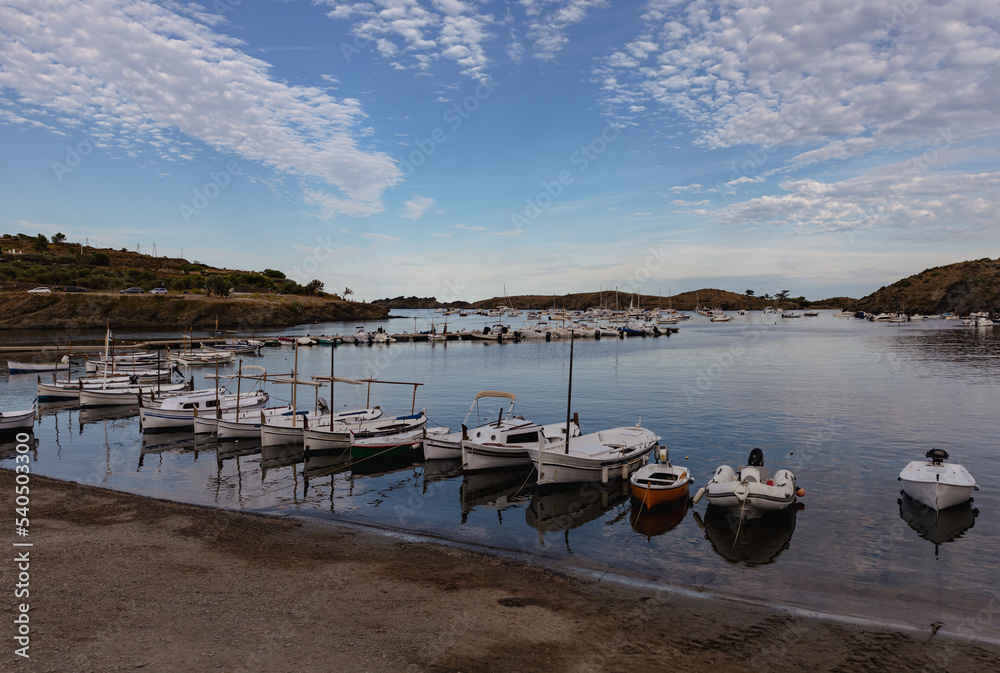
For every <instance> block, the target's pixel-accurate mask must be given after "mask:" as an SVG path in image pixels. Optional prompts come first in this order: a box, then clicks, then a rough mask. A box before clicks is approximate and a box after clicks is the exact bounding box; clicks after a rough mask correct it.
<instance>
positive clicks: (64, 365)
mask: <svg viewBox="0 0 1000 673" xmlns="http://www.w3.org/2000/svg"><path fill="white" fill-rule="evenodd" d="M69 365H70V363H69V356H68V355H64V356H62V359H61V360H59V362H18V361H15V360H7V371H8V372H10V373H11V374H27V373H32V372H52V371H59V370H62V369H65V370H67V371H68V370H69Z"/></svg>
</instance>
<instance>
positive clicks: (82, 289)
mask: <svg viewBox="0 0 1000 673" xmlns="http://www.w3.org/2000/svg"><path fill="white" fill-rule="evenodd" d="M62 291H63V292H90V290H88V289H87V288H85V287H80V286H79V285H67V286H66V287H64V288H63V289H62Z"/></svg>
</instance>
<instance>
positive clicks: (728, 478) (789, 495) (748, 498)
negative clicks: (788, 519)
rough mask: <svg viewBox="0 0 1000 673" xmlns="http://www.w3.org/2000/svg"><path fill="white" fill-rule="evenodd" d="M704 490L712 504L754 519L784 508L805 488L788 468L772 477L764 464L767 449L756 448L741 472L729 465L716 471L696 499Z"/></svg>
mask: <svg viewBox="0 0 1000 673" xmlns="http://www.w3.org/2000/svg"><path fill="white" fill-rule="evenodd" d="M702 493H704V494H705V496H706V497H708V503H709V505H714V506H716V507H722V508H725V509H728V510H729V511H731V512H733V513H734V514H736V515H738V516H740V517H743V518H746V519H754V518H757V517H759V516H762V515H764V514H765V513H767V512H773V511H778V510H782V509H785V508H786V507H788V506H789V505H791V504H792V503H794V502H795V499H796V497H802V496H804V495H805V491H804V490H802V489H800V488H797V487H796V485H795V475H794V474H792V473H791V472H790V471H789V470H778V471H777V472H775V473H774V476H773V477H769V476H768V473H767V468H765V467H764V452H763V451H761V450H760V449H753V450H752V451H751V452H750V457H749V458H747V464H746V465H745V466H743V467H742V468H740V470H739V472H737V471H735V470H733V468H731V467H730V466H728V465H721V466H719V468H718V469H716V470H715V474H713V475H712V479H711V481H709V482H708V484H707V485H706V486H705V488H704V489H702V490H701V491H699V492H698V494H697V495H695V502H698V500H700V499H701V495H702Z"/></svg>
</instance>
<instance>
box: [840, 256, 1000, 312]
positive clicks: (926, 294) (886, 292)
mask: <svg viewBox="0 0 1000 673" xmlns="http://www.w3.org/2000/svg"><path fill="white" fill-rule="evenodd" d="M850 308H851V309H852V310H855V311H868V312H871V313H883V312H895V311H904V312H906V313H911V314H912V313H924V314H934V313H945V312H948V311H951V312H953V313H957V314H960V315H965V314H968V313H970V312H974V311H990V312H993V313H998V312H1000V259H997V260H991V259H990V258H988V257H984V258H983V259H978V260H973V261H968V262H957V263H955V264H949V265H947V266H935V267H933V268H930V269H924V270H923V271H921V272H920V273H917V274H914V275H912V276H908V277H906V278H903V279H901V280H898V281H896V282H895V283H893V284H892V285H889V286H886V287H880V288H879V289H878V290H876V291H875V292H873V293H871V294H870V295H868V296H867V297H863V298H861V299H859V300H858V301H856V302H854V303H853V304H851V306H850Z"/></svg>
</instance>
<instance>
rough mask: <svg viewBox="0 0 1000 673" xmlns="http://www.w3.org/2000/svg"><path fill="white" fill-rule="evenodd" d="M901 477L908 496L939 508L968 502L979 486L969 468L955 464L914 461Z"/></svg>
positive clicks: (937, 509) (933, 507) (936, 508)
mask: <svg viewBox="0 0 1000 673" xmlns="http://www.w3.org/2000/svg"><path fill="white" fill-rule="evenodd" d="M899 479H900V481H901V482H903V492H904V493H906V495H908V496H910V497H911V498H913V499H914V500H916V501H917V502H919V503H922V504H924V505H927V506H928V507H930V508H932V509H934V510H936V511H941V510H942V509H948V508H949V507H954V506H955V505H961V504H962V503H964V502H967V501H968V500H969V498H971V497H972V492H973V491H974V490H976V488H977V486H976V480H975V479H973V478H972V475H971V474H969V471H968V470H966V469H965V468H964V467H963V466H961V465H958V464H956V463H936V464H932V463H930V462H928V461H921V460H915V461H911V462H910V463H909V464H908V465H907V466H906V467H905V468H903V471H902V472H900V473H899Z"/></svg>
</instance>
